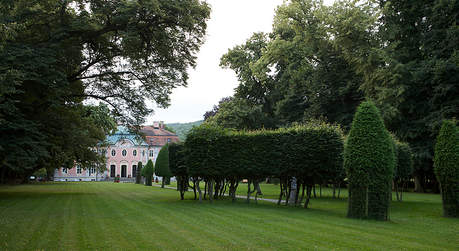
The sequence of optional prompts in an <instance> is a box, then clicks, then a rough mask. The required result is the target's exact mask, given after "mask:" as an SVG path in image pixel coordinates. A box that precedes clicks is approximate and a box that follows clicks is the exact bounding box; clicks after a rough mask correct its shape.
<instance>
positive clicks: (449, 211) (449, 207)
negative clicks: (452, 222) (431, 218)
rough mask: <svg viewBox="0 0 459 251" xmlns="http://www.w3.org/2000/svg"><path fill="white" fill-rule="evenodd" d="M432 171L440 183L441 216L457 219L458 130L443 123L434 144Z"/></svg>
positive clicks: (453, 124) (458, 207)
mask: <svg viewBox="0 0 459 251" xmlns="http://www.w3.org/2000/svg"><path fill="white" fill-rule="evenodd" d="M434 171H435V175H436V176H437V179H438V181H439V182H440V190H441V197H442V200H443V215H444V216H446V217H459V128H458V127H457V125H456V121H451V120H445V121H443V124H442V127H441V129H440V133H439V134H438V137H437V142H436V144H435V156H434Z"/></svg>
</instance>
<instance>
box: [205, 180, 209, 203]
mask: <svg viewBox="0 0 459 251" xmlns="http://www.w3.org/2000/svg"><path fill="white" fill-rule="evenodd" d="M207 185H208V184H207V181H204V200H206V199H207Z"/></svg>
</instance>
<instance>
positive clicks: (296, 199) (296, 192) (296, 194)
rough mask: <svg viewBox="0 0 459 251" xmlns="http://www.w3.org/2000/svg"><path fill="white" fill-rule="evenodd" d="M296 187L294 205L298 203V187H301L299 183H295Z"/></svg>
mask: <svg viewBox="0 0 459 251" xmlns="http://www.w3.org/2000/svg"><path fill="white" fill-rule="evenodd" d="M296 187H297V189H296V191H295V207H296V206H297V205H298V196H299V195H300V193H299V189H298V188H301V183H300V184H299V185H298V184H297V185H296Z"/></svg>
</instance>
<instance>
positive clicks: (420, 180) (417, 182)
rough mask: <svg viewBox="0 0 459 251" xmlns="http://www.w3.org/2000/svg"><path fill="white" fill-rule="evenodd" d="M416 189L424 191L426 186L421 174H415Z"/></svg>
mask: <svg viewBox="0 0 459 251" xmlns="http://www.w3.org/2000/svg"><path fill="white" fill-rule="evenodd" d="M414 191H415V192H417V193H423V192H424V188H423V187H422V179H421V177H419V175H415V176H414Z"/></svg>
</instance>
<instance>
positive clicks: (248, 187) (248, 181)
mask: <svg viewBox="0 0 459 251" xmlns="http://www.w3.org/2000/svg"><path fill="white" fill-rule="evenodd" d="M251 182H252V180H251V179H248V180H247V203H250V194H251V192H250V183H251Z"/></svg>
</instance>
